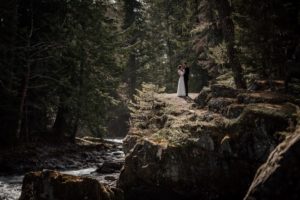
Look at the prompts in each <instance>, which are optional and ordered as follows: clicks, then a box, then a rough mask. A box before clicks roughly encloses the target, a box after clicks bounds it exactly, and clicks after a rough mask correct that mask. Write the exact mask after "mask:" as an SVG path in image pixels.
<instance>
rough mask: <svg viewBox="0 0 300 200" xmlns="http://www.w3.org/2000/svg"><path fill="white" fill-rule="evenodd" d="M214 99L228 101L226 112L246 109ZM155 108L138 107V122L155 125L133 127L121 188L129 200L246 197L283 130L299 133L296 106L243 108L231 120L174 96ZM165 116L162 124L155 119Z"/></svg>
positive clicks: (167, 96) (157, 99) (161, 99)
mask: <svg viewBox="0 0 300 200" xmlns="http://www.w3.org/2000/svg"><path fill="white" fill-rule="evenodd" d="M212 99H215V100H218V99H221V100H222V101H221V102H225V103H224V105H223V103H222V104H220V105H222V106H219V104H217V105H218V106H217V108H218V110H221V112H220V113H223V112H225V111H226V112H228V110H229V108H230V107H229V106H232V105H240V104H237V102H236V100H235V99H230V98H224V97H219V98H212ZM224 99H226V100H227V99H229V100H228V101H223V100H224ZM156 102H160V105H162V106H160V107H159V109H154V108H155V107H156V106H155V104H156ZM140 103H141V104H143V105H144V103H143V101H140ZM136 106H137V108H138V107H139V104H137V105H136ZM152 108H153V109H152V111H149V112H147V113H145V112H141V110H140V109H137V112H136V113H135V118H134V119H133V122H132V124H135V120H140V119H141V118H139V115H141V117H143V118H149V116H146V117H145V116H144V115H149V114H150V115H151V117H150V119H153V120H152V121H151V123H154V124H152V125H149V126H147V128H146V129H140V128H138V127H136V126H132V127H131V130H130V133H129V134H128V136H127V137H126V139H125V141H124V147H125V150H126V155H127V156H126V159H125V165H124V168H123V170H122V171H121V175H120V178H119V180H118V186H119V187H121V188H122V189H123V190H124V192H125V196H126V197H127V198H128V199H143V200H147V199H158V197H162V198H160V199H163V198H170V197H172V199H242V197H243V196H244V194H245V193H246V191H247V189H248V187H249V185H250V183H251V180H252V177H253V176H254V174H255V172H256V170H257V168H258V167H259V166H260V165H261V164H262V163H263V162H264V161H265V159H266V158H267V156H268V155H269V153H270V152H271V151H272V150H273V149H274V148H275V147H276V145H277V144H278V142H280V139H281V138H280V136H279V135H278V134H277V132H278V131H287V132H292V131H293V127H294V126H295V122H296V120H295V118H296V116H295V113H296V110H297V107H296V106H294V105H292V104H281V105H275V104H268V103H259V104H257V103H256V104H243V106H241V108H237V109H240V110H238V111H235V112H236V113H235V114H233V115H234V118H233V119H228V118H226V117H224V116H223V115H222V114H219V113H215V112H212V111H215V110H213V109H211V111H209V110H202V109H196V108H192V107H191V103H190V101H189V100H186V99H183V98H178V97H176V95H174V94H155V95H154V100H153V101H152ZM232 112H233V111H232ZM223 114H224V113H223ZM162 116H164V122H163V123H162V124H161V121H160V120H154V119H156V118H160V117H162ZM155 123H158V124H155ZM241 177H242V178H241ZM149 191H151V192H149ZM145 194H146V195H145Z"/></svg>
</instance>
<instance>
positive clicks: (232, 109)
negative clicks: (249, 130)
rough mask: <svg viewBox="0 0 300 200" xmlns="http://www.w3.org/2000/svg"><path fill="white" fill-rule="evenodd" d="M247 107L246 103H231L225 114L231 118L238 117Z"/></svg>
mask: <svg viewBox="0 0 300 200" xmlns="http://www.w3.org/2000/svg"><path fill="white" fill-rule="evenodd" d="M245 107H246V105H245V104H235V103H234V104H231V105H229V106H228V107H227V110H226V111H225V113H224V115H225V116H226V117H228V118H230V119H232V118H237V117H239V116H240V115H241V114H242V112H243V111H244V108H245Z"/></svg>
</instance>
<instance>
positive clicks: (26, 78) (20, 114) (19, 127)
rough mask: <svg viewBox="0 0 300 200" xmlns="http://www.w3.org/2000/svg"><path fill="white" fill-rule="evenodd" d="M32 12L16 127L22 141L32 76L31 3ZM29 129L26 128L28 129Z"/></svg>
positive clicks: (31, 21)
mask: <svg viewBox="0 0 300 200" xmlns="http://www.w3.org/2000/svg"><path fill="white" fill-rule="evenodd" d="M30 12H31V18H30V27H29V30H28V31H29V32H28V35H27V38H26V40H27V44H26V65H25V68H26V72H25V76H24V83H23V84H22V92H21V99H20V106H19V112H18V118H17V127H16V139H17V140H20V138H21V132H22V124H23V118H24V110H25V109H24V108H25V101H26V97H27V92H28V87H29V80H30V75H31V61H30V60H31V55H30V53H31V52H30V48H31V38H32V35H33V5H32V2H31V5H30ZM26 128H27V127H25V129H26Z"/></svg>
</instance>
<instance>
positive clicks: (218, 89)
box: [210, 84, 238, 98]
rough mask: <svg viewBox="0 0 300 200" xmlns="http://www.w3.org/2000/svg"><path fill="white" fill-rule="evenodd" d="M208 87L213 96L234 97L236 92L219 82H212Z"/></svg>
mask: <svg viewBox="0 0 300 200" xmlns="http://www.w3.org/2000/svg"><path fill="white" fill-rule="evenodd" d="M210 88H211V93H212V96H213V97H228V98H234V97H236V96H237V94H238V90H236V89H234V88H232V87H228V86H225V85H221V84H214V85H212V86H211V87H210Z"/></svg>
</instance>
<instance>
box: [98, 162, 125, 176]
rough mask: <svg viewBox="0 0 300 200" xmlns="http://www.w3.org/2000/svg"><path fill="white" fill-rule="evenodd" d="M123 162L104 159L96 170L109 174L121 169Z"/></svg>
mask: <svg viewBox="0 0 300 200" xmlns="http://www.w3.org/2000/svg"><path fill="white" fill-rule="evenodd" d="M123 165H124V163H123V162H121V161H116V160H113V161H105V162H104V163H103V164H102V165H101V166H100V167H99V168H98V169H97V170H96V172H98V173H101V174H110V173H114V172H118V171H120V170H121V169H122V167H123Z"/></svg>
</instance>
